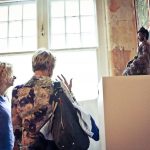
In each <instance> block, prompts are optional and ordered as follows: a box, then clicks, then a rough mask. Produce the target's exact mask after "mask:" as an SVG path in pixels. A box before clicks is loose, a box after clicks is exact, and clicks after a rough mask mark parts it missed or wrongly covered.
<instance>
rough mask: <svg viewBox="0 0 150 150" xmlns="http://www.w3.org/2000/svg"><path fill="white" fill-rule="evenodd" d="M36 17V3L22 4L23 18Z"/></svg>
mask: <svg viewBox="0 0 150 150" xmlns="http://www.w3.org/2000/svg"><path fill="white" fill-rule="evenodd" d="M35 18H36V5H35V4H24V5H23V19H35Z"/></svg>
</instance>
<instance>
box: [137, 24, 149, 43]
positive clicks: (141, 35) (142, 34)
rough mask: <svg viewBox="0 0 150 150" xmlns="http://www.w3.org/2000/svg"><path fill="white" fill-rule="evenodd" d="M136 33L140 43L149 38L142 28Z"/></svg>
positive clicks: (146, 31) (145, 30)
mask: <svg viewBox="0 0 150 150" xmlns="http://www.w3.org/2000/svg"><path fill="white" fill-rule="evenodd" d="M137 33H138V39H139V41H141V42H142V41H144V40H148V38H149V32H148V30H147V29H145V28H144V27H141V28H140V29H139V31H138V32H137Z"/></svg>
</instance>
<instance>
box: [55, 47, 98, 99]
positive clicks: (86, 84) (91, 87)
mask: <svg viewBox="0 0 150 150" xmlns="http://www.w3.org/2000/svg"><path fill="white" fill-rule="evenodd" d="M54 54H55V56H56V68H55V69H54V75H53V79H56V78H57V77H56V76H57V75H60V74H63V75H64V76H65V77H66V79H68V80H69V79H71V78H73V86H72V91H73V93H74V95H75V97H76V99H77V100H78V101H81V100H92V99H95V98H96V97H97V94H98V89H97V86H98V75H97V57H96V50H94V49H92V50H79V51H59V52H57V51H55V52H54ZM89 68H90V69H89ZM68 70H69V71H68Z"/></svg>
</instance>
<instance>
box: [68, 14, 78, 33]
mask: <svg viewBox="0 0 150 150" xmlns="http://www.w3.org/2000/svg"><path fill="white" fill-rule="evenodd" d="M66 32H67V33H80V23H79V17H68V18H66Z"/></svg>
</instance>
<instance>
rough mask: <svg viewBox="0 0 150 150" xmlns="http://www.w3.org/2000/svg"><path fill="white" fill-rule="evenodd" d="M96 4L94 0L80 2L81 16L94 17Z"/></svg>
mask: <svg viewBox="0 0 150 150" xmlns="http://www.w3.org/2000/svg"><path fill="white" fill-rule="evenodd" d="M94 11H95V9H94V2H93V0H81V1H80V13H81V15H94V14H95V12H94Z"/></svg>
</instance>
